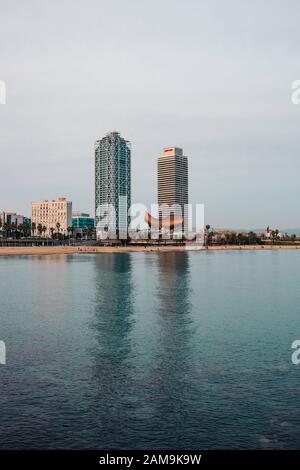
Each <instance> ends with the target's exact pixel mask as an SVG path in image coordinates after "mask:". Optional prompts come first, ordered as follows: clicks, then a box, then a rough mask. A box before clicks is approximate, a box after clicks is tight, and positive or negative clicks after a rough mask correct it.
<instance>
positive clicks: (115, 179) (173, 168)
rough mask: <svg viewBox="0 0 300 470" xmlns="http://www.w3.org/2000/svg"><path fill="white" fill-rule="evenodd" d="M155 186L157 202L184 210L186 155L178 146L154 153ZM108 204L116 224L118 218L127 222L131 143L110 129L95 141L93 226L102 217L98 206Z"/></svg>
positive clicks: (129, 197)
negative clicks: (156, 157) (155, 163)
mask: <svg viewBox="0 0 300 470" xmlns="http://www.w3.org/2000/svg"><path fill="white" fill-rule="evenodd" d="M157 190H158V204H159V206H166V205H168V206H174V207H175V205H176V207H177V208H180V209H181V213H182V214H184V208H185V205H187V204H188V159H187V157H186V156H184V155H183V152H182V149H181V148H178V147H167V148H165V149H164V151H163V155H161V156H160V157H158V160H157ZM122 196H123V197H122ZM120 201H121V202H120ZM108 205H110V206H113V207H114V209H115V213H114V214H115V215H114V216H115V220H116V226H117V227H122V221H123V222H124V220H125V222H126V218H127V226H129V216H128V214H129V208H130V206H131V145H130V142H128V141H127V140H125V139H124V138H123V137H121V135H120V134H119V132H110V133H108V134H106V136H105V137H103V138H102V139H101V140H97V141H96V143H95V222H96V227H98V226H99V224H100V223H101V219H102V215H101V211H100V212H99V208H100V207H105V206H108ZM124 214H126V215H125V218H124ZM174 215H175V216H176V215H177V214H174ZM106 220H108V219H107V218H106Z"/></svg>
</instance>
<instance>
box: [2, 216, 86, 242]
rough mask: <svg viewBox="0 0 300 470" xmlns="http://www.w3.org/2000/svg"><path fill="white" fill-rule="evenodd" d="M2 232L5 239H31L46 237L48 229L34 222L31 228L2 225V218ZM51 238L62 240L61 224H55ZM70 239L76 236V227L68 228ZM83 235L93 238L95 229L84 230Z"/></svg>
mask: <svg viewBox="0 0 300 470" xmlns="http://www.w3.org/2000/svg"><path fill="white" fill-rule="evenodd" d="M0 232H4V236H5V237H12V238H21V237H30V236H31V235H33V236H39V237H45V236H46V232H47V227H46V226H45V225H42V224H36V223H35V222H32V224H31V226H30V225H29V224H19V225H18V224H15V223H2V221H1V218H0ZM49 232H50V235H51V238H52V239H54V238H62V237H63V233H62V232H61V225H60V223H59V222H57V223H56V224H55V227H50V229H49ZM67 232H68V237H69V238H71V237H73V235H74V227H68V228H67ZM82 235H83V236H84V237H86V238H87V237H92V235H93V229H91V228H84V229H83V230H82Z"/></svg>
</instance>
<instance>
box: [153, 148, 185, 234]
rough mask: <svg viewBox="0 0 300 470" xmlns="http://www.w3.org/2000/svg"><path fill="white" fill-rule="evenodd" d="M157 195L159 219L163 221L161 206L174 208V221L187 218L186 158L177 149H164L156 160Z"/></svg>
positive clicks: (163, 214)
mask: <svg viewBox="0 0 300 470" xmlns="http://www.w3.org/2000/svg"><path fill="white" fill-rule="evenodd" d="M157 193H158V204H159V218H160V220H162V221H163V220H164V218H165V216H166V214H165V213H164V211H163V210H161V207H162V206H165V207H167V206H168V207H174V208H175V209H174V210H173V211H172V212H171V214H170V215H171V217H174V219H177V220H178V218H179V219H180V217H182V219H183V223H182V227H184V219H185V218H187V217H188V214H187V213H186V212H187V207H186V205H187V204H188V158H187V157H186V156H184V155H183V150H182V149H181V148H178V147H166V148H164V150H163V154H162V155H161V156H159V157H158V159H157Z"/></svg>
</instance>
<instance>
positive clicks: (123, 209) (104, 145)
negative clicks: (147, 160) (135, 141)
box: [95, 132, 131, 238]
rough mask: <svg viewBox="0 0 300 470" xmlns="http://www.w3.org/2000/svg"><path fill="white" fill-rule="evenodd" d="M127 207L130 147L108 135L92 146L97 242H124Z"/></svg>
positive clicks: (115, 135)
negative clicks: (109, 240)
mask: <svg viewBox="0 0 300 470" xmlns="http://www.w3.org/2000/svg"><path fill="white" fill-rule="evenodd" d="M130 205H131V145H130V143H129V142H128V141H127V140H125V139H124V138H123V137H121V136H120V134H119V133H118V132H110V133H108V134H106V136H105V137H103V138H102V139H101V140H97V141H96V143H95V225H96V230H97V238H106V237H107V238H115V235H116V236H117V237H118V235H119V238H127V227H128V226H129V222H130V218H129V215H128V214H129V208H130ZM105 208H107V209H105ZM108 208H109V209H108ZM104 214H105V217H104ZM105 234H106V235H105ZM104 235H105V236H104Z"/></svg>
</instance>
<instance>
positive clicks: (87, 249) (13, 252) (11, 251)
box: [0, 244, 300, 256]
mask: <svg viewBox="0 0 300 470" xmlns="http://www.w3.org/2000/svg"><path fill="white" fill-rule="evenodd" d="M297 249H300V245H296V244H295V245H242V246H236V245H222V246H210V247H208V250H212V251H227V250H239V251H240V250H256V251H262V250H297ZM195 250H196V251H203V250H204V251H206V249H205V248H204V249H203V248H202V249H201V248H198V247H195V245H188V246H170V245H169V246H168V245H167V246H163V245H161V246H124V247H116V246H96V247H95V246H80V247H78V246H55V247H47V246H36V247H0V256H25V255H39V256H40V255H62V254H97V253H99V254H100V253H134V252H160V253H165V252H175V251H195Z"/></svg>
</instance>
